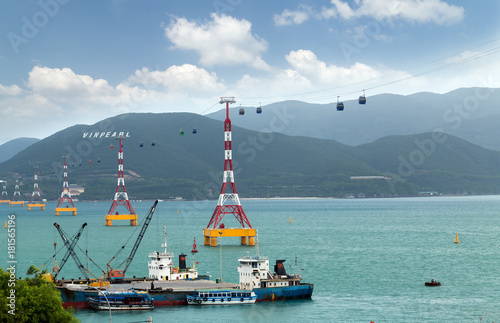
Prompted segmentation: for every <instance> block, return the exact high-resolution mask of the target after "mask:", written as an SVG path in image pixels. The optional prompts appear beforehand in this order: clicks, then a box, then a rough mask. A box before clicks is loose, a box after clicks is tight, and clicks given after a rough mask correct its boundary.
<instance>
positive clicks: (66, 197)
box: [56, 156, 76, 216]
mask: <svg viewBox="0 0 500 323" xmlns="http://www.w3.org/2000/svg"><path fill="white" fill-rule="evenodd" d="M63 159H64V173H63V174H64V179H63V188H62V192H61V197H60V198H59V203H57V206H56V215H57V216H59V213H60V212H72V213H73V215H76V206H75V204H74V203H73V199H72V198H71V193H70V191H69V184H68V163H67V159H68V156H63ZM63 203H69V204H71V207H69V205H66V207H61V204H63Z"/></svg>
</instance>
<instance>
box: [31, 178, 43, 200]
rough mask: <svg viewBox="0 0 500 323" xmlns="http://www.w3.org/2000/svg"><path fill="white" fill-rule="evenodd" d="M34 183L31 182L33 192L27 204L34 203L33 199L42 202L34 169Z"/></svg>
mask: <svg viewBox="0 0 500 323" xmlns="http://www.w3.org/2000/svg"><path fill="white" fill-rule="evenodd" d="M34 180H35V183H34V184H33V193H32V194H31V200H30V203H29V204H34V202H35V201H38V202H40V203H42V195H41V194H40V189H39V188H38V174H37V173H36V170H35V175H34Z"/></svg>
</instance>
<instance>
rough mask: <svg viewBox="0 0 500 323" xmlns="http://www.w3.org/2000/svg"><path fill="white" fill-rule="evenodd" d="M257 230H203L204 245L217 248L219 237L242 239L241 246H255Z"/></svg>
mask: <svg viewBox="0 0 500 323" xmlns="http://www.w3.org/2000/svg"><path fill="white" fill-rule="evenodd" d="M256 232H257V230H256V229H246V228H240V229H232V228H225V229H209V228H205V229H203V236H204V244H205V246H208V245H210V246H211V247H217V237H241V244H242V245H246V244H248V245H249V246H255V235H256Z"/></svg>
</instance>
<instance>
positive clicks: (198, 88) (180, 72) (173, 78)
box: [129, 64, 224, 94]
mask: <svg viewBox="0 0 500 323" xmlns="http://www.w3.org/2000/svg"><path fill="white" fill-rule="evenodd" d="M129 81H131V82H133V83H140V84H143V85H144V86H145V87H156V85H158V84H161V85H162V86H163V87H164V88H165V89H166V91H167V92H171V91H174V92H185V93H193V94H194V92H197V93H212V92H217V91H223V90H224V85H222V84H221V83H218V82H217V75H216V74H215V73H213V72H212V73H210V72H208V71H207V70H205V69H203V68H199V67H197V66H195V65H191V64H184V65H181V66H177V65H173V66H170V67H169V68H168V69H166V70H165V71H149V69H147V68H143V69H141V70H137V71H135V73H134V75H133V76H131V77H130V78H129Z"/></svg>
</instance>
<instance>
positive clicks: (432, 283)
mask: <svg viewBox="0 0 500 323" xmlns="http://www.w3.org/2000/svg"><path fill="white" fill-rule="evenodd" d="M425 286H429V287H436V286H441V283H440V282H438V281H435V280H434V279H431V281H430V282H425Z"/></svg>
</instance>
